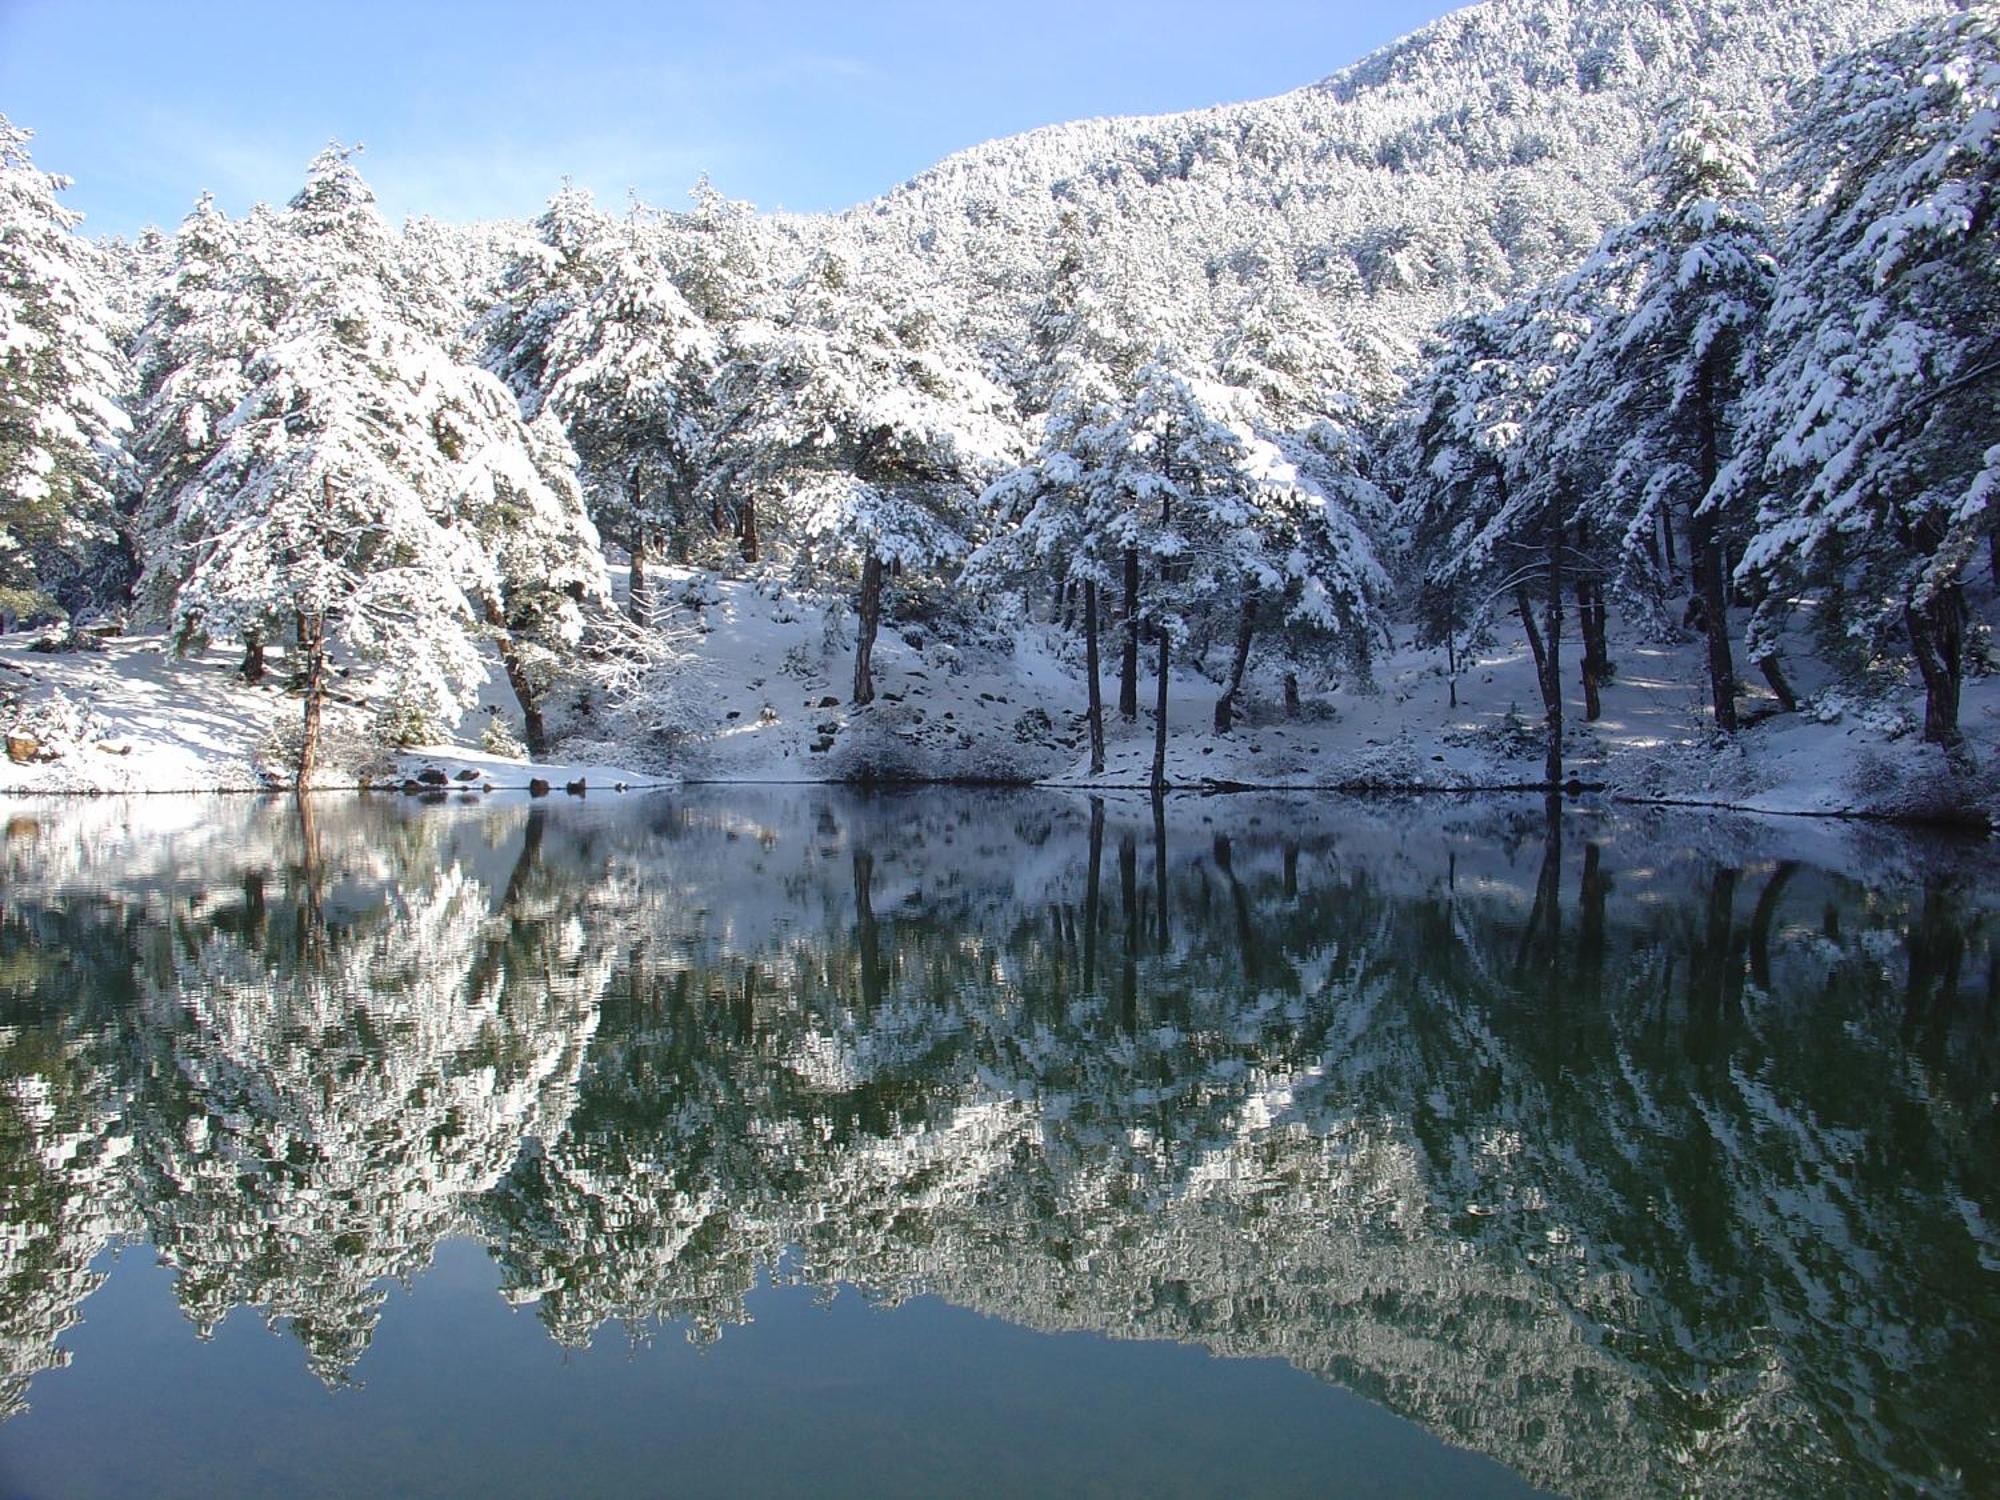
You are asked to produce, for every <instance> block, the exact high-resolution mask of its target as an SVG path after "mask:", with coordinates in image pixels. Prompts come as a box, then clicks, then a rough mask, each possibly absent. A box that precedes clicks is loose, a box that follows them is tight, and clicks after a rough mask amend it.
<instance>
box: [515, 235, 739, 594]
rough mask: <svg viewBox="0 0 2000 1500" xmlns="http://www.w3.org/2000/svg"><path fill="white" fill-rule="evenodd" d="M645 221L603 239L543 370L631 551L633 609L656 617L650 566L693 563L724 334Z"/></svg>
mask: <svg viewBox="0 0 2000 1500" xmlns="http://www.w3.org/2000/svg"><path fill="white" fill-rule="evenodd" d="M648 227H649V226H648V225H647V224H646V222H645V221H643V220H641V221H638V222H636V223H632V224H627V225H623V226H619V230H620V232H617V233H613V234H609V235H605V236H602V237H600V239H599V240H598V241H597V243H596V245H595V247H594V248H595V253H596V255H597V259H598V263H597V265H596V267H595V269H594V275H593V276H592V277H591V278H590V279H591V285H590V289H589V291H588V293H587V294H585V295H582V296H580V297H578V298H577V300H576V301H575V303H574V304H573V305H572V306H571V307H570V309H569V310H568V312H567V313H565V314H564V315H563V316H562V318H561V319H560V320H559V321H558V322H557V323H556V324H555V326H554V327H553V328H552V329H551V330H550V333H549V338H548V343H547V348H546V351H545V353H544V355H543V358H544V361H545V367H544V371H543V378H544V379H545V381H546V382H547V385H546V391H547V397H546V399H547V404H548V407H549V408H550V409H551V410H553V411H554V412H555V413H556V414H557V415H558V416H560V417H561V419H562V422H563V425H564V428H565V430H566V431H567V432H568V434H569V439H570V442H571V444H572V445H573V446H574V447H575V449H576V451H577V455H578V457H579V459H580V460H581V461H582V470H581V475H582V479H583V484H584V493H585V495H586V497H587V498H588V499H589V501H590V505H591V514H592V518H593V519H594V520H595V521H596V523H597V525H598V527H599V528H600V529H601V530H603V531H604V532H606V533H607V534H609V535H611V536H614V537H617V538H619V539H621V540H622V541H623V542H624V543H625V547H626V550H627V552H628V553H629V554H630V556H631V559H632V574H631V595H630V598H631V609H632V616H633V618H634V619H636V620H642V621H643V620H646V619H648V618H650V616H651V612H652V606H651V595H650V591H649V589H648V587H647V581H646V563H647V560H648V558H649V556H650V554H651V551H652V549H653V547H654V545H655V544H656V543H657V542H659V541H660V540H662V539H667V540H670V542H671V545H672V546H673V548H674V550H675V552H676V553H677V554H678V555H679V556H680V557H682V558H683V559H685V557H686V556H687V548H688V543H689V537H690V533H691V532H692V531H693V530H694V528H695V527H696V526H697V524H698V523H700V522H701V521H702V520H703V519H704V516H703V512H702V509H701V506H700V504H699V499H700V491H701V488H702V482H703V480H704V479H705V478H706V477H707V474H708V470H709V468H710V466H711V459H710V449H711V446H712V445H711V436H712V434H713V432H714V430H715V415H714V412H713V411H712V404H713V383H714V378H715V361H716V342H715V339H714V337H713V335H712V334H711V333H710V331H709V329H708V326H707V325H706V324H705V323H704V322H703V321H702V319H701V318H700V317H699V316H698V315H697V314H696V313H695V311H694V309H693V308H692V307H690V306H689V305H688V302H687V299H686V298H684V297H683V296H682V295H681V294H680V291H679V290H678V289H677V288H676V287H675V285H674V283H673V281H672V280H671V279H670V278H669V276H668V273H667V268H666V266H665V265H664V264H662V262H661V261H660V259H659V258H658V256H657V255H656V254H655V253H653V252H654V246H653V244H652V243H651V241H652V240H653V239H655V238H656V237H655V236H651V235H649V234H648V233H647V232H646V231H647V229H648Z"/></svg>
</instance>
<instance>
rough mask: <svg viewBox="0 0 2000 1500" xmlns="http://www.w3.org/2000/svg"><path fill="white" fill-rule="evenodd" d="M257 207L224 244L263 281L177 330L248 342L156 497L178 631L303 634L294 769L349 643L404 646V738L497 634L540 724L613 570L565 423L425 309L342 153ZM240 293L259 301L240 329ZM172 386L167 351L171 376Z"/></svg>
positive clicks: (451, 696) (398, 651)
mask: <svg viewBox="0 0 2000 1500" xmlns="http://www.w3.org/2000/svg"><path fill="white" fill-rule="evenodd" d="M253 222H258V227H259V229H260V230H261V231H262V232H258V233H245V234H240V235H238V236H237V237H236V240H235V246H234V250H235V253H234V257H233V264H234V265H235V267H236V268H237V273H238V275H239V276H241V277H242V278H243V279H244V280H245V281H246V282H247V283H248V284H249V286H251V287H253V288H257V289H260V290H257V291H245V290H243V289H241V288H239V289H238V290H237V291H236V292H234V293H233V294H230V295H223V296H218V297H216V298H214V299H213V301H212V304H211V306H210V310H211V312H212V313H214V314H215V316H216V318H217V320H218V322H219V325H220V326H219V328H218V329H216V330H212V331H208V332H210V333H212V336H204V332H205V331H204V330H203V326H202V320H201V319H199V318H196V319H191V320H189V321H187V322H184V323H182V324H181V325H180V326H179V327H178V328H177V329H176V331H175V336H176V338H177V339H178V340H179V342H180V343H181V345H182V346H184V347H186V348H189V349H195V350H200V351H203V352H204V355H205V353H206V351H209V350H211V349H213V348H215V347H218V346H228V347H231V348H233V349H243V350H246V351H247V358H246V359H245V362H244V364H243V366H242V372H241V374H242V378H243V380H244V382H245V389H244V391H243V393H242V395H241V396H240V397H239V398H238V399H237V401H236V404H235V406H234V407H233V408H232V409H231V410H230V411H229V413H228V414H227V415H226V416H225V417H223V418H222V419H221V420H220V421H217V422H215V423H214V424H213V427H212V431H211V434H210V439H209V444H208V447H207V449H206V452H205V455H204V454H203V453H202V452H201V449H200V445H199V444H192V443H191V449H192V450H193V451H191V452H189V453H188V454H187V455H186V456H185V457H184V458H183V459H181V460H180V461H179V462H180V465H181V467H183V468H185V469H187V470H188V471H190V472H189V477H188V478H187V479H186V480H185V482H183V483H182V484H180V485H179V487H178V488H177V489H176V490H175V491H173V493H172V494H171V495H170V496H169V497H167V498H166V499H164V500H163V501H162V502H161V503H159V504H158V505H157V506H156V507H155V509H154V510H153V511H152V512H151V513H152V514H153V515H155V516H156V517H157V518H158V520H159V522H160V525H161V527H162V533H161V534H160V535H158V536H155V537H154V538H153V539H152V544H151V546H150V548H149V558H150V559H152V560H154V562H155V565H156V566H157V567H158V568H159V569H160V571H161V573H162V575H163V576H162V577H161V578H160V579H159V580H158V581H157V582H155V583H153V584H152V585H151V588H152V591H153V592H154V594H155V595H156V596H158V597H161V598H163V599H166V600H170V601H171V603H170V611H171V613H170V621H171V626H172V629H173V632H174V635H175V637H176V639H177V640H178V641H180V642H181V643H182V644H183V645H191V644H194V643H197V642H199V641H202V640H206V639H215V638H233V639H237V640H244V641H246V642H253V643H254V642H259V641H270V640H275V639H277V638H279V635H280V632H285V633H288V634H290V635H291V636H292V637H293V639H294V641H295V649H296V651H297V659H298V661H299V662H300V663H301V666H300V669H299V671H298V672H297V673H296V674H295V675H296V677H297V680H298V681H299V683H300V685H301V686H302V687H303V689H304V692H305V733H304V739H303V750H302V755H301V763H300V767H299V784H300V786H301V787H302V788H303V787H305V786H307V785H309V784H310V782H311V780H312V776H313V772H314V766H315V759H316V755H317V749H318V737H319V722H320V715H321V706H322V702H323V699H324V696H325V693H326V688H327V679H328V672H329V653H330V652H332V651H334V650H336V649H342V650H346V651H349V652H352V653H353V654H355V655H356V656H358V657H361V658H363V659H366V660H374V661H380V662H387V663H391V664H393V684H392V687H391V690H390V696H389V704H390V712H391V713H392V715H393V716H394V718H395V719H396V720H397V722H396V724H395V725H394V729H395V732H397V733H398V734H399V735H400V736H402V737H404V738H410V737H415V736H417V735H421V734H425V733H428V732H430V731H432V730H433V729H435V728H437V727H441V726H443V725H447V724H449V723H450V722H452V721H453V720H454V719H455V718H456V717H457V714H458V712H460V711H462V709H463V707H464V705H465V704H466V702H467V701H468V698H469V695H470V694H471V693H472V692H473V691H474V690H475V689H476V688H477V686H478V684H479V683H480V682H481V681H483V680H484V677H485V669H484V666H483V664H482V662H481V660H480V655H479V649H478V648H479V642H480V640H481V639H482V637H484V636H486V635H488V634H491V635H492V636H493V637H494V638H495V639H496V641H497V644H498V646H499V651H500V656H501V659H502V662H503V665H504V666H505V668H506V671H507V676H508V679H509V682H510V684H511V685H512V686H513V687H514V689H515V691H516V694H517V696H518V697H519V698H520V701H521V708H522V713H523V716H524V719H525V720H526V723H527V726H528V731H529V737H530V740H531V742H533V741H539V740H540V738H541V736H542V730H541V711H540V700H541V695H542V694H543V692H544V691H545V690H546V686H547V673H546V672H538V671H537V666H538V665H540V663H538V662H537V661H536V660H535V659H534V657H533V656H532V651H533V648H535V647H536V646H541V647H543V648H544V649H552V648H553V646H555V645H559V644H562V643H564V642H573V641H574V639H575V638H576V636H577V634H578V633H579V631H580V624H579V621H578V617H577V611H578V610H580V609H581V608H582V606H583V605H584V603H585V602H586V600H588V599H589V598H591V597H592V596H599V597H601V595H602V592H603V584H602V569H601V560H600V559H599V558H598V555H597V551H596V537H595V533H594V531H593V530H592V529H591V527H590V524H589V521H588V520H587V518H586V517H584V515H583V514H582V508H581V499H580V496H579V495H578V493H577V491H576V488H575V484H574V481H573V479H571V478H570V477H569V471H570V469H571V468H572V467H573V455H572V454H571V453H570V451H569V449H568V446H567V444H566V443H564V442H563V441H562V439H561V436H560V434H559V433H558V432H556V431H555V430H554V428H553V427H552V426H550V425H548V424H544V425H543V427H542V428H541V429H540V430H539V431H537V432H530V431H529V430H527V429H525V428H524V427H523V425H522V423H521V421H520V417H519V414H518V410H517V407H516V405H515V402H514V400H513V398H512V396H511V395H510V394H509V393H508V392H507V390H506V389H505V387H503V386H502V385H501V384H500V383H499V382H498V381H497V380H496V379H494V378H493V377H492V376H490V375H488V374H487V373H485V372H484V371H480V370H475V369H472V368H469V367H467V366H464V365H462V364H460V363H458V362H457V361H456V360H455V359H454V358H453V355H452V351H450V350H449V349H447V348H446V347H444V346H443V345H441V344H440V343H439V342H438V341H437V340H436V339H435V338H434V337H432V336H430V335H429V334H428V333H426V332H425V331H424V327H425V324H426V322H429V321H432V319H431V318H430V317H429V316H428V314H434V313H435V312H436V309H434V308H430V307H429V306H428V304H427V303H426V302H425V301H424V295H423V286H422V283H421V282H420V281H418V280H417V279H416V278H413V277H412V276H411V275H410V274H409V272H408V270H407V269H406V268H405V267H404V266H403V265H402V264H401V262H400V260H399V255H398V246H397V245H396V243H395V241H394V239H393V237H392V236H391V235H390V233H389V231H388V230H387V228H386V226H384V225H383V223H382V221H381V219H380V217H379V215H377V213H376V212H375V208H374V198H373V194H372V193H370V192H369V190H368V187H367V184H366V183H364V182H363V181H362V180H361V178H360V175H359V174H358V173H357V172H356V171H355V169H354V167H353V164H352V162H351V161H350V160H349V155H348V153H347V152H345V151H343V150H340V149H338V148H334V149H330V150H328V151H327V152H325V153H322V155H321V156H320V157H319V158H317V159H316V160H315V161H314V163H313V165H312V167H311V169H310V171H309V172H308V175H307V180H306V185H305V188H304V189H303V190H302V191H301V192H300V193H299V195H298V196H297V197H296V198H294V199H293V200H292V202H291V203H290V205H289V206H288V207H287V208H286V209H285V211H284V212H283V213H282V214H278V215H274V216H270V217H269V218H268V220H264V221H261V222H259V221H253ZM245 227H246V228H248V227H249V226H248V225H247V224H246V226H245ZM246 306H254V307H257V308H259V309H260V310H261V312H262V314H263V315H265V316H266V317H267V319H268V320H267V321H265V322H263V323H262V324H256V325H251V326H248V327H246V326H245V324H244V323H243V321H242V318H243V312H242V310H243V309H244V308H245V307H246ZM413 313H414V315H413ZM159 321H160V322H161V323H162V326H164V325H165V324H166V323H167V322H169V321H171V320H170V319H169V318H168V317H167V316H166V315H165V314H164V313H163V315H162V317H161V319H160V320H159ZM197 383H198V382H189V384H197ZM178 384H179V382H177V380H176V378H175V376H174V375H173V374H172V373H171V372H169V373H167V374H165V375H163V376H161V378H160V382H159V389H161V390H172V389H175V388H176V387H177V385H178ZM195 409H196V408H194V407H190V408H189V410H190V411H193V410H195ZM182 431H183V433H184V434H191V433H192V432H193V429H192V428H190V427H187V426H184V427H183V429H182ZM197 458H199V462H198V464H197V462H196V460H197ZM531 748H533V749H536V750H537V751H539V749H540V748H541V747H540V745H539V744H531Z"/></svg>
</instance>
